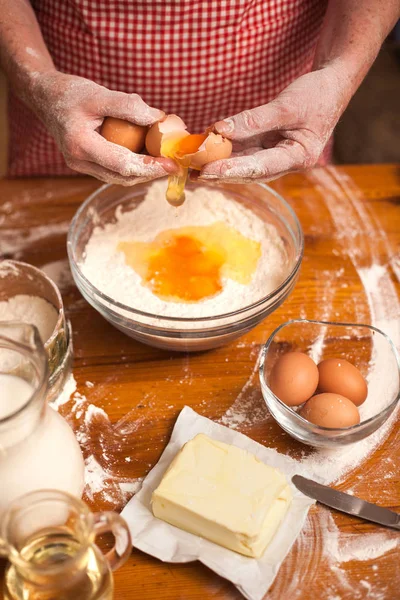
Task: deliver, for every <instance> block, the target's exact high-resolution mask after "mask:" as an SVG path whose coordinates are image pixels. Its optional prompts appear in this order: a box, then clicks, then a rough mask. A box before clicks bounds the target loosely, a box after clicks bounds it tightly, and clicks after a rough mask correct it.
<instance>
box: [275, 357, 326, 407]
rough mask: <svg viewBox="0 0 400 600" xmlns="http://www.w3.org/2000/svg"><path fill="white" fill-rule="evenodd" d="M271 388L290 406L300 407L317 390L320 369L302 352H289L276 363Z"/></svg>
mask: <svg viewBox="0 0 400 600" xmlns="http://www.w3.org/2000/svg"><path fill="white" fill-rule="evenodd" d="M268 383H269V387H270V388H271V390H272V391H273V393H274V394H275V396H277V397H278V398H279V399H280V400H282V402H284V403H285V404H287V405H288V406H298V405H299V404H303V402H305V401H306V400H308V399H309V398H310V397H311V396H312V395H313V394H314V392H315V390H316V389H317V385H318V368H317V365H316V364H315V362H314V361H313V360H312V359H311V358H310V357H309V356H307V354H303V353H302V352H288V353H287V354H284V355H283V356H281V358H280V359H279V360H278V361H277V362H276V363H275V365H274V367H273V369H272V371H271V374H270V377H269V382H268Z"/></svg>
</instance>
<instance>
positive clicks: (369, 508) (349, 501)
mask: <svg viewBox="0 0 400 600" xmlns="http://www.w3.org/2000/svg"><path fill="white" fill-rule="evenodd" d="M292 482H293V483H294V485H295V486H296V487H297V489H298V490H300V492H303V494H305V495H306V496H309V497H310V498H314V500H318V502H321V504H326V506H330V507H331V508H335V509H336V510H340V511H341V512H344V513H347V514H348V515H354V516H355V517H360V518H361V519H365V520H366V521H372V522H373V523H378V524H379V525H384V526H385V527H393V528H394V529H398V530H399V531H400V514H398V513H395V512H393V511H392V510H389V509H388V508H383V507H382V506H377V505H376V504H371V502H366V501H365V500H361V498H357V497H356V496H351V495H350V494H345V493H344V492H339V491H338V490H334V489H332V488H330V487H328V486H327V485H321V484H320V483H317V482H316V481H313V480H312V479H306V478H305V477H302V476H301V475H294V476H293V477H292Z"/></svg>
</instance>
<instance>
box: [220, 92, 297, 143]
mask: <svg viewBox="0 0 400 600" xmlns="http://www.w3.org/2000/svg"><path fill="white" fill-rule="evenodd" d="M284 113H285V111H284V110H283V109H282V107H281V106H280V105H279V104H278V103H277V102H276V101H275V100H273V101H272V102H269V103H268V104H263V105H262V106H256V107H255V108H252V109H250V110H244V111H243V112H240V113H238V114H237V115H234V116H232V117H228V118H227V119H224V120H223V121H217V123H215V125H214V129H215V130H216V131H217V132H218V133H220V134H221V135H223V136H224V137H227V138H229V139H230V140H236V141H238V142H240V141H243V140H246V139H247V138H250V137H254V136H257V135H260V134H262V133H265V132H267V131H273V130H276V129H282V128H283V127H284V126H287V123H285V114H284Z"/></svg>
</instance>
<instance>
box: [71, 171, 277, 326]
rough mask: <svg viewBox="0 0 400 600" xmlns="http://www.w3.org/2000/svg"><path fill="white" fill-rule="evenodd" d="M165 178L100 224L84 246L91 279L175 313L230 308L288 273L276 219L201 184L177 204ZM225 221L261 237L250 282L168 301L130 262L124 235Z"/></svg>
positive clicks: (115, 293)
mask: <svg viewBox="0 0 400 600" xmlns="http://www.w3.org/2000/svg"><path fill="white" fill-rule="evenodd" d="M165 186H166V184H165V182H163V181H158V182H156V183H154V184H153V185H152V186H151V187H150V189H149V191H148V193H147V195H146V197H145V200H144V201H143V202H142V203H141V204H140V205H139V206H138V207H137V208H135V209H134V210H131V211H130V212H122V210H121V208H120V207H119V208H117V210H116V214H115V222H114V223H108V224H107V225H105V226H104V227H102V228H101V227H96V228H95V229H94V231H93V234H92V236H91V238H90V240H89V242H88V244H87V246H86V249H85V259H84V262H83V263H82V265H81V268H82V271H83V273H84V275H85V276H86V277H87V279H88V280H89V281H90V282H91V283H92V284H93V285H95V286H96V287H97V288H98V289H99V290H101V291H102V292H104V293H105V294H107V295H108V296H110V297H111V298H113V299H114V300H118V301H119V302H121V303H123V304H126V305H127V306H130V307H132V308H136V309H139V310H143V311H145V312H149V313H152V314H160V315H163V316H175V317H187V318H190V317H197V318H200V317H207V316H215V315H220V314H224V313H227V312H231V311H234V310H237V309H240V308H243V307H245V306H248V305H249V304H252V303H253V302H255V301H257V300H260V299H261V298H262V297H264V296H265V295H267V294H268V293H270V292H272V291H273V290H274V289H275V288H276V287H277V286H278V285H279V284H280V283H281V282H282V281H283V280H284V278H285V276H286V275H287V271H288V259H287V255H286V252H285V249H284V245H283V242H282V240H281V238H280V236H279V234H278V232H277V230H276V229H275V227H274V226H273V225H270V224H266V223H264V222H263V221H262V220H261V219H260V218H259V217H258V216H257V215H256V214H255V213H254V212H253V211H251V210H249V209H248V208H245V207H244V206H242V205H240V204H239V203H238V202H235V201H233V200H230V199H229V198H227V197H226V196H224V194H222V193H221V192H219V191H215V190H213V191H211V192H210V190H209V189H207V188H205V187H198V188H196V189H195V190H194V191H187V193H186V196H187V199H186V202H185V204H184V205H183V206H181V207H180V208H178V209H176V208H174V207H172V206H170V205H169V204H168V203H167V202H166V201H165ZM220 221H223V222H224V223H225V224H226V225H228V226H231V227H233V228H235V229H236V230H237V231H239V232H240V233H241V234H242V235H244V236H246V237H247V238H250V239H252V240H256V241H258V242H260V243H261V251H262V254H261V257H260V259H259V261H258V265H257V269H256V272H255V273H254V275H253V279H252V281H251V283H250V284H249V285H242V284H240V283H237V282H236V281H232V280H231V279H228V278H227V279H225V281H223V289H222V291H221V292H220V293H219V294H218V295H217V296H214V297H213V298H207V299H205V300H202V301H199V302H196V303H180V302H166V301H164V300H162V299H161V298H158V297H157V296H156V295H155V294H153V293H152V292H151V290H150V289H149V288H147V287H145V286H143V285H142V283H141V278H140V276H139V275H138V274H137V273H136V272H135V271H134V270H133V269H132V268H131V267H129V266H127V265H126V264H125V257H124V254H123V253H122V252H118V251H117V246H118V243H119V242H121V241H132V240H135V241H144V242H150V241H153V239H154V238H155V237H156V236H157V235H158V234H159V233H161V232H162V231H165V230H167V229H176V228H179V227H186V226H201V225H203V226H204V225H211V224H213V223H216V222H220Z"/></svg>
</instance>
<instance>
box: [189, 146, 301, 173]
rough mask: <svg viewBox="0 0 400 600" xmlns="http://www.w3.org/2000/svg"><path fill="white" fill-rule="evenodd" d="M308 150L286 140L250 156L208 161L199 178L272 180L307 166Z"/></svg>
mask: <svg viewBox="0 0 400 600" xmlns="http://www.w3.org/2000/svg"><path fill="white" fill-rule="evenodd" d="M304 166H306V165H305V162H304V150H303V149H302V147H301V146H300V145H298V144H291V145H289V144H282V145H281V146H277V147H275V148H270V149H268V150H261V151H260V152H256V153H254V154H251V155H249V156H242V157H235V158H230V159H226V160H218V161H214V162H212V163H208V165H205V167H204V168H203V170H202V171H201V173H200V177H199V179H200V180H201V179H203V180H211V179H224V180H225V181H231V180H232V181H233V180H235V181H244V180H251V181H253V180H263V181H265V180H270V179H275V178H276V177H279V176H280V175H281V174H282V173H286V172H290V171H295V170H298V169H301V168H304Z"/></svg>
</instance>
